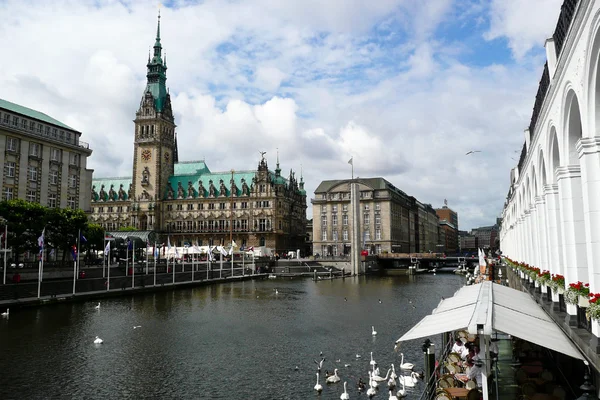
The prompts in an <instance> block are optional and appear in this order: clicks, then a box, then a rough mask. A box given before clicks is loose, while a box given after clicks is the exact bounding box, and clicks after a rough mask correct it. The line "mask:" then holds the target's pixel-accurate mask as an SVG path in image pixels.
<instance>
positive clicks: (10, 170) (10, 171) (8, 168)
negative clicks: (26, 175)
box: [4, 161, 16, 178]
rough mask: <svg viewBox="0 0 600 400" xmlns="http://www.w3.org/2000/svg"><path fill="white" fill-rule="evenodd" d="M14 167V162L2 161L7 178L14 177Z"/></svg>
mask: <svg viewBox="0 0 600 400" xmlns="http://www.w3.org/2000/svg"><path fill="white" fill-rule="evenodd" d="M15 167H16V164H15V163H14V162H13V161H7V162H5V163H4V173H5V174H6V176H7V177H9V178H14V177H15Z"/></svg>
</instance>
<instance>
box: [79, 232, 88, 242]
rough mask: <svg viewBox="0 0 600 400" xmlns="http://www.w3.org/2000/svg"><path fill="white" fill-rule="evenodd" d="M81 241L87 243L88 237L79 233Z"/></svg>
mask: <svg viewBox="0 0 600 400" xmlns="http://www.w3.org/2000/svg"><path fill="white" fill-rule="evenodd" d="M79 242H80V243H87V239H86V238H85V236H83V234H80V235H79Z"/></svg>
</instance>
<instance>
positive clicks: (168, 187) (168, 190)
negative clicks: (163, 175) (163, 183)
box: [167, 182, 175, 199]
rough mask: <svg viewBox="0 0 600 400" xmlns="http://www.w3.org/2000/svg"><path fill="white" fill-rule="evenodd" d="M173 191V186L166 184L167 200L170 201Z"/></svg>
mask: <svg viewBox="0 0 600 400" xmlns="http://www.w3.org/2000/svg"><path fill="white" fill-rule="evenodd" d="M174 194H175V191H174V190H173V186H171V182H169V183H168V184H167V199H172V198H173V195H174Z"/></svg>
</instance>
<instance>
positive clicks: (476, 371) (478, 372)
mask: <svg viewBox="0 0 600 400" xmlns="http://www.w3.org/2000/svg"><path fill="white" fill-rule="evenodd" d="M483 368H484V367H483V361H481V360H476V361H475V363H474V364H473V366H472V367H471V368H470V369H469V372H467V378H469V379H472V380H474V381H475V382H476V383H477V387H478V388H481V386H482V384H483V376H482V372H483V370H484V369H483Z"/></svg>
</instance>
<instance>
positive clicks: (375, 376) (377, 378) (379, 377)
mask: <svg viewBox="0 0 600 400" xmlns="http://www.w3.org/2000/svg"><path fill="white" fill-rule="evenodd" d="M389 377H390V370H389V369H388V371H387V374H386V375H385V377H383V376H379V374H377V375H376V374H375V373H373V380H374V381H375V382H385V381H387V380H388V378H389Z"/></svg>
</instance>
